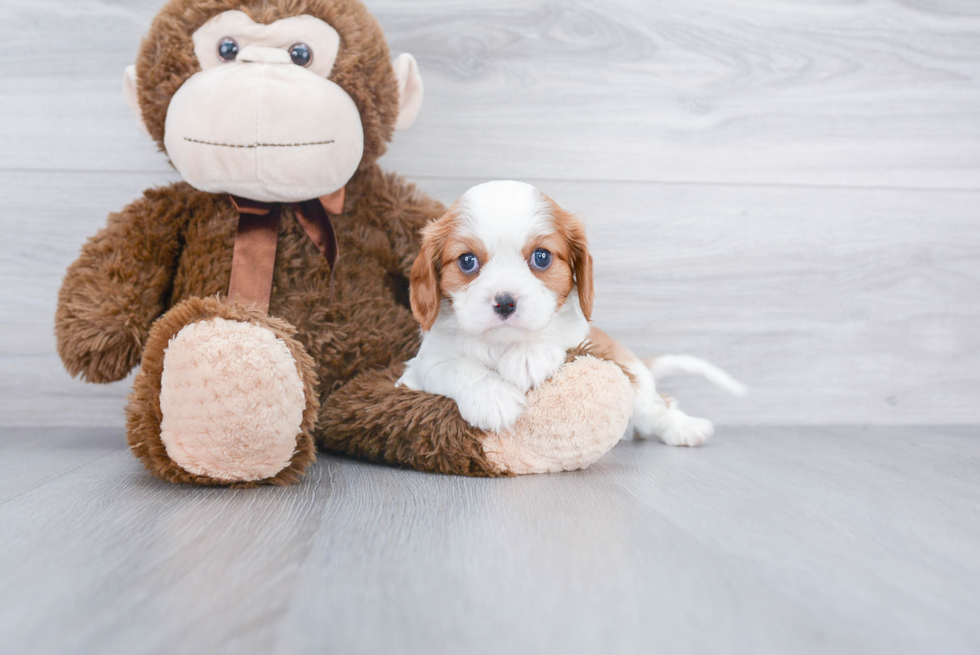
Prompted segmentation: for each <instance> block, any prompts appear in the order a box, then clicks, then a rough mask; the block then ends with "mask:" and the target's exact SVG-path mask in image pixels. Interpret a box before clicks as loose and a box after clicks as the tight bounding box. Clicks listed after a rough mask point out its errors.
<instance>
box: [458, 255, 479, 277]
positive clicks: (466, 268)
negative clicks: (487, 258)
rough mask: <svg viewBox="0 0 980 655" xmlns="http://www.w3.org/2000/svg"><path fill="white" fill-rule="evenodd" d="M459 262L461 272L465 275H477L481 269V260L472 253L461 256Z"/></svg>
mask: <svg viewBox="0 0 980 655" xmlns="http://www.w3.org/2000/svg"><path fill="white" fill-rule="evenodd" d="M457 261H458V262H459V270H461V271H463V272H464V273H475V272H476V270H477V269H478V268H480V260H479V259H477V258H476V255H474V254H473V253H471V252H468V253H466V254H465V255H460V256H459V260H457Z"/></svg>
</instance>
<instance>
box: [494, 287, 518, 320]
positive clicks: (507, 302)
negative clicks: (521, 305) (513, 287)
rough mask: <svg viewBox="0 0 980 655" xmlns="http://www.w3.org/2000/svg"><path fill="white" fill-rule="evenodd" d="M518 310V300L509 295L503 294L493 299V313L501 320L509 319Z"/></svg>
mask: <svg viewBox="0 0 980 655" xmlns="http://www.w3.org/2000/svg"><path fill="white" fill-rule="evenodd" d="M516 310H517V300H515V299H514V296H512V295H510V294H509V293H501V294H499V295H497V296H496V297H495V298H494V299H493V311H495V312H497V314H499V315H500V317H501V318H507V317H508V316H510V315H511V314H513V313H514V311H516Z"/></svg>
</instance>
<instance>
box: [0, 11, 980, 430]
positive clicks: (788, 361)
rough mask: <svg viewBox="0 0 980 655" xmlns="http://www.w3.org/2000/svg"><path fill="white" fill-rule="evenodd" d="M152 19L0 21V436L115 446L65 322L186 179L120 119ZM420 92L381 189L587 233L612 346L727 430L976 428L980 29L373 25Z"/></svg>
mask: <svg viewBox="0 0 980 655" xmlns="http://www.w3.org/2000/svg"><path fill="white" fill-rule="evenodd" d="M160 4H161V3H160V1H159V0H45V1H44V2H40V1H39V0H2V1H0V37H2V38H0V228H2V230H3V237H2V238H0V423H2V424H6V425H67V426H75V425H92V426H121V425H122V424H123V416H122V406H123V404H124V402H125V395H126V394H127V392H128V390H129V382H128V381H127V382H122V383H118V384H115V385H109V386H105V387H98V386H91V385H85V384H82V383H81V382H78V381H74V380H71V379H70V378H69V377H68V375H67V374H66V373H65V372H64V371H63V370H62V368H61V365H60V362H59V360H58V358H57V355H56V354H55V351H54V338H53V335H52V327H51V326H52V315H53V313H54V305H55V296H56V294H57V289H58V286H59V284H60V280H61V276H62V275H63V272H64V269H65V267H66V266H67V265H68V264H69V263H70V262H71V261H72V260H73V259H74V257H75V256H76V254H77V252H78V249H79V247H80V245H81V243H82V242H83V240H84V239H85V238H86V237H87V236H89V235H91V234H92V233H94V232H95V231H96V230H98V229H99V227H100V226H101V225H102V224H103V223H104V221H105V217H106V214H107V213H108V212H110V211H114V210H116V209H119V208H121V207H122V206H123V205H125V204H126V203H128V202H129V201H131V200H132V199H134V198H135V197H136V196H138V195H139V194H140V192H141V191H142V190H143V189H144V188H146V187H148V186H152V185H158V184H164V183H167V182H170V181H172V180H174V179H176V176H175V173H174V172H173V171H172V169H170V168H169V167H168V164H167V162H166V159H165V157H164V156H163V155H161V154H160V153H158V152H157V151H156V149H155V147H154V145H153V144H152V143H151V142H150V141H149V139H148V138H146V137H145V136H143V135H142V134H141V133H140V132H139V131H138V130H137V129H136V126H135V123H134V120H133V119H132V117H131V116H130V114H129V112H128V109H127V108H126V106H125V103H124V101H123V98H122V92H121V76H122V70H123V68H124V67H125V66H126V65H127V64H129V63H131V62H132V61H133V60H134V58H135V54H136V51H137V48H138V45H139V40H140V38H141V36H142V34H143V33H144V32H145V31H146V29H147V27H148V25H149V22H150V20H151V19H152V17H153V15H154V13H155V12H156V10H157V8H158V7H159V5H160ZM369 6H370V7H371V9H372V10H373V11H374V13H375V15H376V16H377V17H378V19H379V20H380V21H381V23H382V25H383V26H384V28H385V30H386V32H387V34H388V39H389V43H390V45H391V48H392V51H393V52H394V53H398V52H402V51H408V52H412V53H413V54H414V55H415V56H416V57H417V58H418V60H419V63H420V66H421V69H422V73H423V76H424V78H425V80H426V85H427V86H426V89H427V97H426V103H425V105H424V107H423V110H422V114H421V116H420V118H419V121H418V122H417V124H416V125H415V126H414V127H413V128H412V129H411V130H410V131H408V132H404V133H399V134H397V135H396V138H395V141H394V143H393V144H392V146H391V149H390V152H389V154H388V155H386V157H385V158H384V160H383V164H384V165H385V166H386V167H388V168H390V169H393V170H397V171H399V172H401V173H403V174H405V175H407V176H408V177H409V178H411V179H412V180H414V181H417V182H418V183H419V184H420V185H421V186H422V187H423V188H425V189H427V190H428V191H429V192H431V193H432V194H433V195H435V196H436V197H439V198H440V199H442V200H445V201H451V200H452V199H453V198H455V197H456V196H457V195H459V194H460V193H461V192H463V191H464V190H465V189H466V188H468V187H469V186H470V185H471V184H474V183H477V182H480V181H485V180H488V179H497V178H516V179H523V180H527V181H529V182H532V183H535V184H537V185H538V186H540V187H541V188H542V189H543V190H544V191H546V192H547V193H549V194H550V195H552V196H553V197H554V198H555V199H556V200H558V201H559V202H560V203H561V204H563V205H564V206H565V207H566V208H568V209H571V210H573V211H576V212H578V213H580V214H581V215H582V216H583V217H584V218H585V219H586V220H587V222H588V224H589V226H590V235H591V238H592V242H593V249H594V253H595V257H596V262H597V267H598V269H597V270H598V280H597V288H598V294H599V297H598V301H597V311H596V317H595V318H596V321H597V323H599V324H600V325H601V326H602V327H604V328H606V329H607V330H608V331H610V332H611V333H613V334H614V335H615V336H618V337H620V338H622V339H623V340H624V341H625V342H626V343H628V344H629V345H630V346H632V347H633V348H635V349H636V350H637V351H639V352H640V353H642V354H655V353H662V352H689V353H693V354H697V355H702V356H705V357H708V358H710V359H712V360H714V361H715V362H717V363H718V364H721V365H723V366H724V367H726V368H728V369H729V370H730V371H731V372H733V373H734V374H736V375H738V376H739V377H741V378H742V379H744V380H745V381H746V382H747V383H748V384H749V385H750V386H751V387H752V391H751V394H750V396H749V397H747V398H745V399H743V400H734V399H729V398H726V397H725V396H723V395H722V394H721V393H720V392H717V391H714V390H712V389H709V388H708V387H707V386H706V385H705V384H703V383H699V382H692V381H684V382H678V383H672V384H669V385H665V386H666V388H667V389H668V390H669V391H671V392H673V393H676V394H677V395H678V396H679V397H680V398H681V400H682V404H683V405H684V406H685V407H686V408H687V409H689V410H690V411H691V412H693V413H698V414H702V415H706V416H709V417H711V418H714V419H716V420H717V421H718V422H719V423H722V424H725V423H728V424H825V423H878V424H902V423H933V424H946V423H975V422H977V421H980V403H978V402H977V400H978V395H980V375H978V370H980V349H978V345H980V291H978V289H977V285H978V283H980V3H977V2H973V1H972V0H935V1H927V0H901V1H899V0H877V1H861V0H853V1H850V2H841V1H839V0H825V1H821V2H816V1H812V0H796V1H790V0H779V1H777V0H765V1H763V0H757V1H754V2H738V3H736V2H730V1H726V0H700V1H699V2H689V1H686V0H662V1H658V2H649V1H643V0H632V1H631V0H607V1H603V2H586V1H583V0H568V1H561V2H559V1H551V2H548V1H538V2H535V1H531V0H526V1H513V2H505V1H503V0H493V1H489V2H474V1H469V0H421V1H420V0H411V1H408V0H405V1H394V0H384V1H380V0H379V1H372V2H369Z"/></svg>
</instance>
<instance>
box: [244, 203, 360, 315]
mask: <svg viewBox="0 0 980 655" xmlns="http://www.w3.org/2000/svg"><path fill="white" fill-rule="evenodd" d="M345 195H346V194H345V190H344V188H341V189H340V190H339V191H335V192H334V193H331V194H330V195H327V196H323V197H321V198H314V199H313V200H306V201H304V202H298V203H286V204H284V203H269V202H258V201H255V200H248V199H247V198H239V197H237V196H231V204H232V205H234V207H235V209H236V210H237V211H238V214H239V218H238V234H237V235H236V236H235V253H234V255H233V256H232V260H231V282H230V283H229V284H228V297H229V298H230V299H233V300H238V301H240V302H243V303H246V304H254V305H257V306H258V307H260V308H262V310H263V311H266V312H268V311H269V300H270V298H271V297H272V273H273V270H274V268H275V264H276V246H277V243H278V241H279V218H280V217H281V215H282V210H283V207H284V206H289V207H292V208H293V213H294V214H295V215H296V220H298V221H299V224H300V225H301V226H302V227H303V231H304V232H306V236H308V237H309V238H310V240H311V241H313V243H314V244H315V245H316V247H317V249H318V250H319V251H320V252H321V253H322V254H323V256H324V257H325V258H326V260H327V261H328V262H329V263H330V272H331V274H333V270H334V268H335V267H336V265H337V259H338V258H339V257H340V250H339V249H338V246H337V234H336V233H335V232H334V229H333V223H331V222H330V214H340V213H342V212H343V211H344V197H345Z"/></svg>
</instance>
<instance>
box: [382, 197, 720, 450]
mask: <svg viewBox="0 0 980 655" xmlns="http://www.w3.org/2000/svg"><path fill="white" fill-rule="evenodd" d="M593 297H594V290H593V286H592V256H591V255H590V254H589V250H588V243H587V241H586V235H585V228H584V227H583V225H582V223H581V221H579V220H578V219H577V218H576V217H575V216H573V215H571V214H569V213H568V212H566V211H564V210H563V209H561V207H559V206H558V205H557V204H556V203H555V202H554V201H553V200H551V198H549V197H548V196H546V195H544V194H543V193H541V192H540V191H539V190H538V189H536V188H534V187H533V186H531V185H529V184H524V183H521V182H488V183H486V184H481V185H479V186H475V187H473V188H472V189H470V190H469V191H467V192H466V193H465V194H464V195H463V196H462V197H461V198H460V199H459V200H458V201H457V202H456V203H455V204H454V205H453V206H452V207H451V208H450V209H449V211H448V212H447V213H446V214H445V215H444V216H443V217H442V218H440V219H438V220H436V221H433V222H432V223H430V224H429V225H428V226H426V228H425V229H424V230H423V233H422V248H421V251H420V253H419V256H418V258H417V259H416V260H415V265H414V266H413V268H412V279H411V301H412V311H413V313H414V314H415V318H416V319H417V320H418V321H419V323H420V324H421V325H422V331H423V335H424V336H423V340H422V345H421V348H420V349H419V352H418V355H417V356H416V357H415V358H414V359H412V360H411V361H409V362H408V363H407V364H406V367H405V373H404V375H402V377H401V379H400V380H399V381H398V384H399V385H403V386H406V387H408V388H410V389H417V390H422V391H427V392H429V393H434V394H438V395H442V396H447V397H449V398H452V399H453V400H455V401H456V404H457V405H458V406H459V411H460V414H461V415H462V417H463V418H464V419H466V421H467V422H469V423H470V424H471V425H474V426H476V427H479V428H482V429H484V430H491V431H502V430H508V429H510V428H511V427H512V426H513V425H514V423H515V422H516V421H517V419H518V418H519V417H520V415H521V412H522V411H523V410H524V405H525V402H526V394H527V392H528V391H529V390H530V389H533V388H535V387H537V386H538V385H540V384H541V383H542V382H544V381H545V380H547V379H548V378H549V377H551V376H552V375H553V374H554V373H555V372H556V371H557V370H558V368H559V367H560V366H561V365H562V364H563V363H564V362H565V353H566V351H567V350H568V349H569V348H573V347H575V346H578V345H579V344H581V343H583V342H585V341H589V340H591V341H593V342H594V343H596V345H598V346H600V347H602V348H603V349H605V350H606V351H607V352H608V353H609V354H610V356H611V357H612V358H613V359H614V360H615V361H616V362H618V363H619V364H620V365H622V366H623V367H625V368H626V369H627V370H629V371H630V373H632V374H633V376H634V377H635V383H634V389H635V399H634V404H633V418H632V421H631V426H630V430H629V431H628V433H627V434H631V433H632V432H633V431H635V432H636V433H637V434H638V435H639V436H641V437H651V436H653V435H656V436H658V437H660V438H661V439H662V440H663V441H664V442H666V443H668V444H672V445H678V446H680V445H684V446H697V445H700V444H702V443H704V441H705V440H707V439H708V438H709V437H710V436H711V434H712V432H713V427H712V425H711V423H710V422H709V421H707V420H705V419H697V418H692V417H690V416H687V415H686V414H684V413H683V412H681V411H680V410H679V409H677V407H676V403H674V402H673V401H671V400H670V399H665V398H663V397H661V396H660V394H659V393H657V389H656V383H655V381H654V377H653V374H652V373H651V371H650V369H649V368H648V367H647V366H646V365H644V364H643V363H642V362H641V361H640V360H639V359H637V358H636V357H635V356H634V355H633V353H631V352H630V351H629V350H628V349H626V348H625V347H623V346H622V345H621V344H619V343H617V342H615V341H613V340H612V339H610V338H609V337H608V336H607V335H606V334H605V333H604V332H602V331H601V330H598V329H597V328H592V327H590V325H589V318H590V317H591V314H592V301H593ZM675 359H676V358H675ZM671 361H672V360H666V361H665V362H661V364H664V363H666V367H664V366H662V368H664V370H665V371H666V370H667V369H669V368H678V366H676V364H680V363H686V364H688V366H689V367H690V366H693V367H694V369H695V372H702V373H704V372H708V371H705V370H704V368H703V366H708V367H709V368H710V369H711V371H710V373H720V374H721V376H722V378H724V377H725V374H724V373H722V372H720V371H717V369H713V367H710V365H708V364H707V363H706V362H701V360H695V359H693V358H688V359H687V360H683V359H682V360H679V361H674V363H671ZM692 362H693V363H692ZM709 377H710V374H709ZM729 380H730V378H729ZM734 384H736V385H737V383H734Z"/></svg>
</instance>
